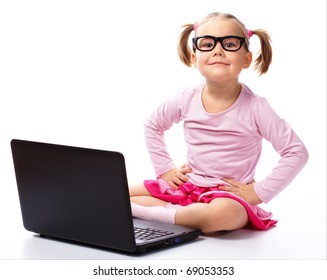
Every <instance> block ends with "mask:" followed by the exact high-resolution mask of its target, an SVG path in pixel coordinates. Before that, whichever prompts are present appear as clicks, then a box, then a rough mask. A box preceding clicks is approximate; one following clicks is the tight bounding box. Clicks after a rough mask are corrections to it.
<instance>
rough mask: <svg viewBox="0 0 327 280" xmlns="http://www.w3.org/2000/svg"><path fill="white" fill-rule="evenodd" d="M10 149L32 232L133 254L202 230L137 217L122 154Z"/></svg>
mask: <svg viewBox="0 0 327 280" xmlns="http://www.w3.org/2000/svg"><path fill="white" fill-rule="evenodd" d="M11 150H12V156H13V163H14V169H15V174H16V182H17V187H18V195H19V200H20V206H21V212H22V219H23V224H24V227H25V229H26V230H28V231H31V232H35V233H37V234H40V235H41V236H43V237H52V238H55V239H56V240H58V239H59V240H65V241H71V242H77V243H82V244H85V245H86V244H87V245H91V246H96V247H101V248H107V249H112V250H118V251H122V252H126V253H133V254H134V253H136V254H139V253H146V252H151V251H154V250H158V249H162V248H165V247H170V246H174V245H178V244H181V243H185V242H189V241H192V240H194V239H196V238H197V237H199V235H200V230H197V229H192V228H187V227H182V226H177V225H171V224H166V223H160V222H153V221H146V220H142V219H137V218H133V217H132V212H131V206H130V199H129V191H128V182H127V174H126V167H125V159H124V156H123V154H122V153H120V152H116V151H104V150H96V149H88V148H80V147H72V146H64V145H58V144H50V143H41V142H33V141H27V140H19V139H13V140H12V141H11ZM144 232H146V233H145V235H144ZM149 232H150V233H151V234H152V235H150V233H149ZM141 234H143V236H141Z"/></svg>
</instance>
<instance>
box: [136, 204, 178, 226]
mask: <svg viewBox="0 0 327 280" xmlns="http://www.w3.org/2000/svg"><path fill="white" fill-rule="evenodd" d="M131 207H132V214H133V217H136V218H140V219H144V220H149V221H158V222H162V223H169V224H175V215H176V212H177V209H167V208H165V207H163V206H142V205H139V204H136V203H134V202H131Z"/></svg>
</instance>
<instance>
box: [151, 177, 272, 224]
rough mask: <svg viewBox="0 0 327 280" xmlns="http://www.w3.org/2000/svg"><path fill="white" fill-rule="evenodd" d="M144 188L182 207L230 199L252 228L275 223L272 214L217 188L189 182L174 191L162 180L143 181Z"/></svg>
mask: <svg viewBox="0 0 327 280" xmlns="http://www.w3.org/2000/svg"><path fill="white" fill-rule="evenodd" d="M144 186H145V187H146V189H147V190H148V191H149V192H150V193H151V195H152V196H154V197H156V198H159V199H161V200H164V201H167V202H171V203H173V204H180V205H182V206H187V205H189V204H192V203H197V202H201V203H209V202H211V201H212V200H213V199H216V198H220V197H225V198H231V199H234V200H236V201H238V202H239V203H240V204H241V205H242V206H243V207H244V208H245V210H246V212H247V214H248V217H249V221H250V225H251V226H252V228H255V229H259V230H267V229H269V228H270V227H272V226H273V225H275V224H276V223H277V221H276V220H272V219H271V217H272V213H270V212H267V211H265V210H263V209H262V208H260V207H259V206H258V205H251V204H249V203H247V202H246V201H245V200H243V199H242V198H240V197H238V196H236V195H233V194H232V193H229V192H226V191H221V190H219V189H218V186H217V187H198V186H195V185H193V184H192V183H190V182H186V183H184V184H183V185H181V186H180V187H179V188H178V189H177V190H175V189H173V188H171V187H170V186H169V185H168V184H167V183H166V182H165V181H164V180H162V179H158V180H157V181H154V180H145V181H144Z"/></svg>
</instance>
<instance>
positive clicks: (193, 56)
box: [191, 52, 196, 67]
mask: <svg viewBox="0 0 327 280" xmlns="http://www.w3.org/2000/svg"><path fill="white" fill-rule="evenodd" d="M191 61H192V64H193V66H194V67H196V55H195V53H194V52H193V53H192V54H191Z"/></svg>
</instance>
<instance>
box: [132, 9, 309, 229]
mask: <svg viewBox="0 0 327 280" xmlns="http://www.w3.org/2000/svg"><path fill="white" fill-rule="evenodd" d="M193 32H194V38H193V41H192V42H193V46H192V49H190V48H189V46H188V41H189V36H190V35H191V33H193ZM253 35H256V36H258V37H259V39H260V44H261V53H260V55H259V56H258V58H257V59H256V61H255V68H256V69H257V70H258V72H259V73H260V74H263V73H266V72H267V71H268V68H269V65H270V63H271V59H272V50H271V45H270V38H269V35H268V34H267V33H266V32H265V31H263V30H260V29H258V30H252V31H250V30H247V29H246V28H245V26H244V24H242V23H241V22H240V21H239V20H238V19H237V18H236V17H234V16H233V15H230V14H223V13H213V14H210V15H208V16H207V17H206V18H204V19H203V20H201V21H200V22H197V23H195V24H188V25H185V26H184V30H183V32H182V34H181V36H180V40H179V56H180V59H181V60H182V62H183V63H184V64H186V65H187V66H195V67H196V68H197V69H198V70H199V72H200V73H201V74H202V75H203V77H204V78H205V83H204V84H202V85H199V86H195V87H189V88H186V89H185V90H183V91H182V92H180V93H178V94H177V95H174V96H172V97H171V98H169V99H168V100H167V101H166V102H165V103H164V104H162V105H161V106H160V107H159V108H158V109H157V110H155V111H154V112H153V114H152V115H151V116H150V117H149V118H148V120H147V122H146V123H145V137H146V144H147V148H148V150H149V153H150V157H151V160H152V162H153V165H154V169H155V172H156V175H157V176H158V177H157V180H146V181H144V184H143V185H139V186H134V187H131V188H130V196H131V206H132V213H133V216H135V217H139V218H143V219H148V220H157V221H161V222H166V223H175V224H178V225H184V226H190V227H194V228H199V229H201V230H202V232H204V233H211V232H216V231H221V230H237V229H241V228H243V227H245V226H247V225H249V226H252V227H253V228H257V229H261V230H264V229H268V228H270V227H271V226H273V225H274V224H275V223H276V222H277V221H275V220H272V219H271V218H272V214H271V213H269V212H266V211H265V210H263V209H261V208H260V207H259V206H258V205H259V204H260V203H262V202H264V203H267V202H269V201H270V200H271V199H272V198H273V197H275V196H276V195H277V194H278V193H279V192H281V191H282V190H283V189H284V188H285V187H286V186H287V185H288V184H289V183H290V182H291V181H292V180H293V179H294V178H295V176H296V175H297V174H298V173H299V172H300V170H301V169H302V168H303V167H304V165H305V164H306V162H307V160H308V152H307V150H306V148H305V146H304V144H303V143H302V141H301V140H300V138H299V137H298V136H297V135H296V134H295V132H294V131H293V130H292V128H291V127H290V126H289V125H288V124H287V123H286V122H285V121H284V120H283V119H281V118H280V117H279V116H278V115H277V114H276V113H275V112H274V110H273V109H272V108H271V107H270V106H269V104H268V102H267V101H266V99H265V98H262V97H259V96H257V95H255V94H254V93H253V92H252V91H251V90H250V89H249V88H248V87H247V86H246V85H245V84H242V83H240V82H239V80H238V77H239V74H240V72H241V71H242V69H246V68H248V67H249V66H250V65H251V62H252V53H251V52H250V51H249V40H250V38H251V36H253ZM180 121H182V122H183V124H184V135H185V142H186V145H187V164H186V165H183V166H181V167H176V166H175V165H174V163H173V161H172V159H171V157H170V156H169V154H168V152H167V149H166V145H165V140H164V132H165V131H166V130H168V129H169V128H170V127H171V126H172V125H173V124H174V123H178V122H180ZM263 138H265V139H267V140H268V141H270V142H271V143H272V145H273V147H274V149H275V150H276V152H277V153H279V155H280V156H281V159H280V161H279V162H278V164H277V166H276V167H275V168H274V169H273V170H272V172H271V174H269V175H268V176H266V177H265V179H264V180H262V181H260V182H255V180H254V173H255V168H256V165H257V163H258V160H259V157H260V153H261V143H262V139H263Z"/></svg>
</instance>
